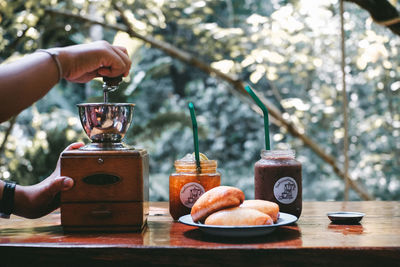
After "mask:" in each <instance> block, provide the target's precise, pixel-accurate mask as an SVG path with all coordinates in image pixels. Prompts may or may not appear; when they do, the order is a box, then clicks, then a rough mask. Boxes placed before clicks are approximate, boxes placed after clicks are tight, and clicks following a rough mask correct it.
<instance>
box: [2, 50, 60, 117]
mask: <svg viewBox="0 0 400 267" xmlns="http://www.w3.org/2000/svg"><path fill="white" fill-rule="evenodd" d="M58 79H59V73H58V68H57V65H56V63H55V62H54V60H53V59H52V57H51V56H50V55H49V54H47V53H44V52H36V53H33V54H31V55H28V56H26V57H24V58H23V59H22V60H18V61H16V62H12V63H10V64H4V65H1V66H0V81H1V82H0V99H1V101H2V104H1V105H0V122H3V121H6V120H7V119H9V118H10V117H11V116H13V115H16V114H18V113H19V112H21V111H22V110H23V109H25V108H27V107H28V106H30V105H31V104H32V103H34V102H35V101H37V100H39V99H40V98H42V97H43V96H44V95H45V94H46V93H47V92H48V91H49V90H50V89H51V88H52V87H53V86H54V85H55V84H56V83H57V82H58Z"/></svg>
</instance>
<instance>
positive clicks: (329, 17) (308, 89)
mask: <svg viewBox="0 0 400 267" xmlns="http://www.w3.org/2000/svg"><path fill="white" fill-rule="evenodd" d="M115 3H117V4H118V5H119V6H120V7H121V8H122V9H123V10H124V11H125V15H126V16H127V17H128V18H129V20H130V22H131V24H132V25H133V27H134V29H135V30H136V31H137V32H139V33H141V34H143V35H151V36H153V37H155V38H157V39H160V40H164V41H166V42H169V43H171V44H172V45H174V46H176V47H178V48H180V49H182V50H184V51H188V52H190V53H191V54H193V55H194V56H196V57H198V58H200V59H201V60H203V61H205V62H207V63H209V64H210V65H211V66H213V67H215V68H218V69H220V70H221V71H222V72H225V73H230V74H234V75H237V76H238V77H240V78H241V79H242V80H244V81H246V82H248V83H249V84H250V85H252V86H253V87H254V88H255V89H256V90H258V91H259V92H260V93H262V94H263V95H264V96H265V97H266V98H268V99H269V100H271V101H272V102H273V103H274V104H275V105H276V106H277V107H279V109H280V110H281V111H282V113H283V114H284V117H285V118H286V119H288V120H290V121H291V122H292V123H294V124H295V125H296V127H297V128H298V129H300V130H301V131H302V132H304V133H305V134H306V135H307V136H309V137H311V138H312V139H313V140H314V141H315V142H316V143H318V144H319V145H320V146H321V147H322V148H323V149H324V150H325V151H326V152H327V153H329V154H331V155H333V156H335V157H336V158H337V159H338V161H339V162H340V165H342V163H343V160H344V159H343V148H342V147H343V122H342V118H343V115H342V96H341V91H342V90H341V73H340V34H339V33H340V28H339V26H340V24H339V14H338V10H339V7H338V6H339V3H338V1H337V0H324V1H311V0H302V1H283V0H236V1H231V0H226V1H222V0H195V1H193V0H169V1H163V0H125V1H115ZM46 8H52V9H56V10H58V11H68V12H72V13H74V14H79V15H81V16H84V17H92V18H96V19H99V20H102V21H103V22H105V23H108V24H112V25H114V24H116V23H121V21H120V19H119V14H118V12H117V11H115V10H114V8H113V5H112V1H83V0H65V1H62V0H41V1H35V0H27V1H26V0H24V1H23V0H14V1H2V2H1V3H0V23H1V27H0V31H1V34H0V51H1V54H0V58H1V60H2V61H3V62H4V61H5V63H6V62H7V61H10V60H14V59H16V58H18V57H20V56H23V55H24V54H27V53H31V52H34V51H35V50H36V49H38V48H48V47H54V46H66V45H71V44H78V43H84V42H89V41H92V40H96V39H105V40H108V41H109V42H114V43H117V44H121V45H124V46H126V47H127V48H128V50H129V53H130V55H131V57H132V60H133V63H134V64H133V65H132V70H131V74H130V76H129V77H128V78H127V79H125V83H124V84H123V85H122V86H121V88H120V90H119V91H117V92H116V93H115V94H113V95H112V96H111V100H113V101H115V102H133V103H136V109H135V115H134V123H133V126H131V129H130V131H129V132H128V134H127V136H126V142H127V143H130V144H133V145H134V146H136V147H144V148H146V149H147V150H148V151H149V152H150V156H151V161H150V165H151V166H150V168H151V169H150V174H151V175H150V182H151V189H150V195H151V199H152V200H166V199H167V198H168V187H167V185H168V175H169V173H171V172H172V171H173V162H174V160H176V159H178V158H181V157H183V156H184V155H185V154H186V153H191V152H192V151H193V141H192V132H191V131H192V130H191V125H190V116H189V111H188V109H187V103H188V102H189V101H193V102H194V103H195V106H196V114H197V117H198V124H199V131H200V150H201V152H204V153H206V154H207V156H208V157H209V158H212V159H217V160H218V162H219V169H220V171H221V172H222V177H223V178H222V183H223V184H227V185H235V186H238V187H240V188H242V189H243V190H244V191H245V193H246V196H247V197H248V198H252V197H253V196H254V192H253V190H254V188H253V166H254V163H255V162H256V161H257V160H258V159H259V152H260V150H261V149H262V148H263V140H264V139H263V134H264V131H263V125H262V123H263V120H262V118H261V117H260V116H259V115H258V114H256V113H254V112H253V111H252V110H251V109H250V107H249V106H248V105H247V104H245V103H243V102H241V101H240V99H239V98H237V97H236V96H235V94H234V93H233V92H232V91H231V88H230V85H229V84H226V83H225V82H222V81H220V80H218V79H216V78H215V77H211V76H209V75H207V74H205V73H203V72H201V71H200V70H198V69H196V68H194V67H193V66H189V65H185V64H183V63H181V62H180V61H178V60H176V59H174V58H171V57H170V56H167V55H166V54H164V53H163V52H161V51H159V50H157V49H154V48H151V47H149V46H148V45H146V44H145V43H143V42H142V41H140V40H137V39H131V38H129V36H127V34H126V33H122V32H115V31H113V30H110V29H108V28H107V27H98V26H93V25H90V24H89V23H83V22H82V21H80V20H78V19H76V18H74V17H70V16H61V15H54V14H53V15H52V14H50V13H49V12H48V11H46ZM345 9H346V12H345V20H346V24H345V30H346V49H347V59H346V63H347V66H346V72H347V82H348V87H349V117H350V123H349V124H350V132H349V135H350V151H349V156H350V174H351V176H352V177H353V178H355V179H357V180H358V181H359V182H361V183H362V184H364V185H365V186H366V187H367V189H368V191H370V192H372V193H373V194H374V195H375V196H376V197H377V198H378V199H383V200H394V199H396V200H399V199H400V175H399V172H400V168H399V161H400V142H399V135H400V110H399V106H400V105H399V104H400V90H399V88H400V80H399V75H400V74H399V73H400V66H399V64H400V63H399V62H400V61H399V55H400V54H399V44H400V41H399V38H398V37H396V36H394V35H393V34H392V33H391V32H390V31H389V30H387V29H385V28H383V27H381V26H378V25H375V24H374V23H373V22H372V20H371V19H370V18H369V17H368V14H367V12H365V11H363V10H361V9H359V8H358V7H357V6H355V5H352V4H348V3H346V5H345ZM100 86H101V84H100V82H99V81H97V80H95V81H92V82H90V83H88V84H87V85H82V84H70V83H67V82H65V81H63V82H61V83H59V84H58V85H57V86H56V87H55V88H53V90H52V91H51V92H50V93H49V94H48V95H46V96H45V97H44V98H43V99H41V100H40V101H38V102H37V103H35V104H34V105H33V106H32V107H31V108H29V109H27V110H25V111H24V112H22V113H21V114H20V115H19V116H18V118H17V121H16V123H15V125H14V127H13V130H12V133H11V136H10V137H9V138H8V140H7V143H6V146H5V150H4V152H3V153H2V154H1V155H0V156H1V158H0V160H1V166H0V178H3V179H12V180H15V181H17V182H19V183H20V184H32V183H36V182H38V181H40V180H42V179H44V178H45V177H47V176H48V175H49V174H50V173H51V172H52V171H53V169H54V167H55V164H56V162H57V158H58V155H59V153H60V152H61V151H62V150H63V148H64V147H66V146H67V144H69V143H71V142H75V141H78V140H84V141H85V142H88V139H87V138H86V137H85V136H84V135H83V133H82V132H83V131H82V129H81V127H80V123H79V120H78V114H77V110H76V107H75V104H77V103H79V102H90V101H96V100H100V99H101V90H100ZM9 124H10V123H9V122H6V123H3V124H1V125H0V131H1V132H0V142H1V141H2V140H3V139H4V134H5V132H6V130H7V128H8V127H9ZM270 132H271V140H272V147H273V148H286V147H291V148H293V149H295V150H296V152H297V158H298V159H299V160H300V161H301V162H302V163H303V183H304V185H303V190H304V191H303V197H304V199H307V200H341V199H342V198H343V190H344V183H343V181H342V180H341V179H339V178H338V177H337V176H336V175H335V174H334V172H333V171H332V168H331V167H330V166H329V165H328V164H326V163H325V162H324V161H322V160H321V159H320V158H318V157H317V156H316V155H315V154H314V153H313V152H312V151H311V150H310V149H308V148H307V147H305V146H304V144H303V143H302V142H301V141H299V140H298V139H296V138H295V137H293V136H291V135H289V134H287V133H286V131H285V130H284V129H283V128H280V127H278V126H277V125H275V124H271V126H270ZM350 197H351V199H353V200H357V199H359V197H358V196H357V195H356V194H355V193H354V192H351V195H350Z"/></svg>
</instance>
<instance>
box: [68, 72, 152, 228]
mask: <svg viewBox="0 0 400 267" xmlns="http://www.w3.org/2000/svg"><path fill="white" fill-rule="evenodd" d="M103 80H104V85H103V93H104V103H86V104H78V108H79V116H80V119H81V123H82V126H83V128H84V130H85V132H86V134H87V135H88V136H89V138H90V139H91V141H92V143H90V144H88V145H86V146H83V147H81V148H80V149H76V150H69V151H65V152H63V153H62V155H61V175H62V176H68V177H71V178H72V179H73V180H74V186H73V188H72V189H71V190H68V191H65V192H62V193H61V225H62V227H63V229H64V231H140V230H141V229H142V228H143V227H144V226H145V224H146V221H147V215H148V200H149V157H148V154H147V152H146V150H144V149H135V148H133V147H131V146H129V145H126V144H124V143H122V142H121V140H122V139H123V137H124V135H125V133H126V131H127V130H128V128H129V126H130V124H131V122H132V117H133V107H134V104H129V103H108V92H111V91H114V90H116V89H117V88H118V84H119V82H120V81H121V80H122V78H121V77H117V78H106V77H105V78H103Z"/></svg>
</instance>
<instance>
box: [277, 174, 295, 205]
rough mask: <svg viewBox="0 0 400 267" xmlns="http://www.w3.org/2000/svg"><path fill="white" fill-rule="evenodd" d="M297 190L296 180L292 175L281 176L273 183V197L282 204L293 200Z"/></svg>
mask: <svg viewBox="0 0 400 267" xmlns="http://www.w3.org/2000/svg"><path fill="white" fill-rule="evenodd" d="M298 190H299V189H298V186H297V183H296V180H295V179H293V178H292V177H282V178H280V179H279V180H278V181H277V182H276V183H275V185H274V195H275V198H276V199H277V200H278V201H279V202H281V203H283V204H290V203H292V202H293V201H295V200H296V197H297V193H298Z"/></svg>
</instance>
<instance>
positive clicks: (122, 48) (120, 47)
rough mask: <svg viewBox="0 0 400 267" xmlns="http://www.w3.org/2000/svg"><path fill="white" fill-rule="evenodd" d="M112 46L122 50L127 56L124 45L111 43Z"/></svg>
mask: <svg viewBox="0 0 400 267" xmlns="http://www.w3.org/2000/svg"><path fill="white" fill-rule="evenodd" d="M113 47H114V48H117V49H119V50H121V51H122V52H124V53H125V54H126V55H127V56H128V57H129V54H128V50H127V49H126V48H125V47H124V46H119V45H113Z"/></svg>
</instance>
